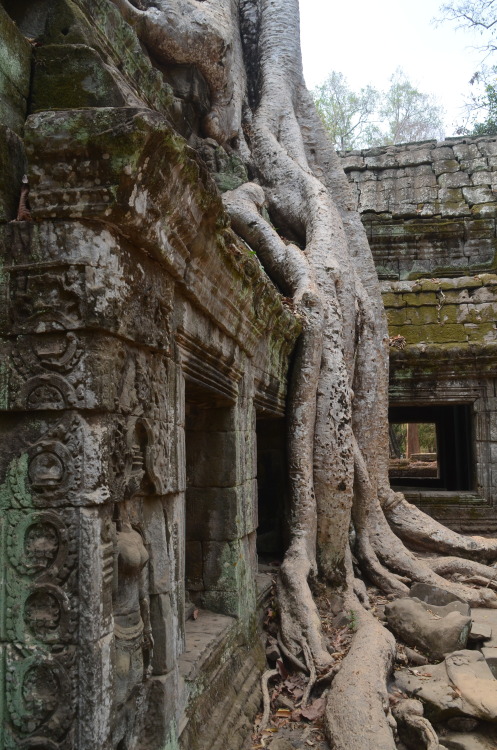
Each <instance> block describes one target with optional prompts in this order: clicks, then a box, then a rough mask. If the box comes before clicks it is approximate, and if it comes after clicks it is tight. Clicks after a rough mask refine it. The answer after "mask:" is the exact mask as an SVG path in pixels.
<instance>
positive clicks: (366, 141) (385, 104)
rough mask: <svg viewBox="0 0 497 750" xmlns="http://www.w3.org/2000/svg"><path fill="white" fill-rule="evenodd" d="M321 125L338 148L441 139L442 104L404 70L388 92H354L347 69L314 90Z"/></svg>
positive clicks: (396, 74) (393, 79)
mask: <svg viewBox="0 0 497 750" xmlns="http://www.w3.org/2000/svg"><path fill="white" fill-rule="evenodd" d="M313 96H314V101H315V103H316V107H317V110H318V112H319V115H320V116H321V119H322V121H323V124H324V126H325V128H326V130H327V131H328V133H329V135H330V137H331V139H332V140H333V142H334V144H335V147H336V148H337V149H340V150H347V149H352V148H367V147H369V146H382V145H387V144H392V143H408V142H411V141H421V140H425V139H428V138H440V137H441V135H442V131H443V123H442V108H441V107H440V106H439V105H438V104H437V103H436V102H435V101H434V100H433V98H432V97H431V96H430V95H429V94H423V93H422V92H421V91H419V90H418V89H417V88H416V87H415V86H414V85H413V84H412V83H411V81H409V79H408V78H407V76H406V75H405V73H404V72H403V71H402V70H401V69H400V68H397V70H396V71H395V72H394V73H393V75H392V76H391V78H390V86H389V88H388V89H387V90H386V91H379V90H377V89H375V88H373V87H372V86H366V87H365V88H362V89H360V90H359V91H358V92H355V91H353V90H352V89H351V88H350V87H349V85H348V83H347V79H346V78H345V76H344V75H343V73H339V72H337V71H333V72H332V73H330V75H329V76H328V78H327V79H326V80H325V81H324V83H323V84H321V86H318V87H317V88H316V89H315V90H314V91H313Z"/></svg>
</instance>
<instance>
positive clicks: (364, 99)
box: [313, 70, 380, 151]
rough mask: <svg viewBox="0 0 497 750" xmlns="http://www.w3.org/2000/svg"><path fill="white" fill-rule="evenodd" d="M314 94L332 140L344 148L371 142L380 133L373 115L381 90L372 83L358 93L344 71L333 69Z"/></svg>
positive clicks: (342, 149)
mask: <svg viewBox="0 0 497 750" xmlns="http://www.w3.org/2000/svg"><path fill="white" fill-rule="evenodd" d="M313 96H314V101H315V104H316V108H317V110H318V112H319V115H320V117H321V119H322V121H323V123H324V126H325V128H326V130H327V131H328V134H329V136H330V138H331V140H332V141H333V143H334V144H335V147H336V148H338V149H340V150H341V151H345V150H347V149H351V148H357V147H361V146H362V145H368V143H369V142H370V141H371V140H372V139H373V138H374V137H375V136H376V135H377V134H378V129H377V128H376V126H375V125H374V122H372V118H373V117H374V115H375V112H376V109H377V106H378V98H379V96H380V94H379V92H378V91H376V89H374V88H373V87H372V86H366V87H365V88H363V89H361V90H360V91H359V92H357V93H356V92H355V91H352V90H351V89H350V88H349V86H348V83H347V79H346V78H345V76H344V75H343V73H338V72H337V71H335V70H334V71H332V72H331V73H330V75H329V76H328V78H327V79H326V81H325V82H324V83H323V84H321V86H318V87H317V88H316V89H315V90H314V92H313Z"/></svg>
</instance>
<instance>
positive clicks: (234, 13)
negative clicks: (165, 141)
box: [112, 0, 246, 144]
mask: <svg viewBox="0 0 497 750" xmlns="http://www.w3.org/2000/svg"><path fill="white" fill-rule="evenodd" d="M112 2H113V3H114V4H115V5H116V6H117V7H118V9H119V10H120V12H121V14H122V15H123V17H124V18H125V19H126V21H127V22H128V23H129V24H130V25H132V26H133V27H134V28H135V30H136V33H137V35H138V38H139V39H140V41H141V42H142V43H143V44H144V45H145V47H146V48H147V50H148V51H149V52H150V54H151V55H152V59H153V60H154V61H157V62H159V63H160V64H163V65H164V64H166V65H167V64H170V63H174V64H178V63H179V64H181V63H187V64H189V65H195V66H196V67H197V68H198V70H199V71H200V72H201V74H202V75H203V77H204V78H205V80H206V81H207V84H208V86H209V90H210V99H211V110H210V112H209V113H208V114H207V115H206V117H205V118H204V120H203V123H202V126H203V130H204V133H205V135H206V136H209V137H210V138H214V139H215V140H216V141H218V142H219V143H221V144H225V143H229V142H230V141H232V140H233V139H234V138H238V139H243V134H242V131H241V121H242V103H243V97H244V93H245V89H246V74H245V67H244V65H243V56H242V49H241V39H240V34H239V16H238V0H203V2H198V1H197V0H143V3H142V4H143V5H145V6H147V7H146V9H145V10H140V9H139V8H136V7H135V6H134V5H133V4H132V3H131V2H129V0H112Z"/></svg>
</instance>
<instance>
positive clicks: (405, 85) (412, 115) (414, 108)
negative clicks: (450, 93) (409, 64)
mask: <svg viewBox="0 0 497 750" xmlns="http://www.w3.org/2000/svg"><path fill="white" fill-rule="evenodd" d="M379 112H380V117H381V119H382V121H383V122H384V123H386V128H385V127H384V128H383V131H382V133H381V136H380V137H379V138H378V139H377V140H376V142H375V143H373V144H372V145H384V144H391V143H409V142H411V141H423V140H426V139H428V138H440V136H441V135H442V131H443V122H442V108H441V107H440V106H439V105H438V104H436V103H435V101H434V100H433V98H432V97H431V96H430V95H429V94H423V93H422V92H421V91H419V90H418V89H417V88H416V87H415V86H413V84H412V83H411V82H410V81H409V79H408V78H407V77H406V75H405V73H404V72H403V71H402V70H401V69H400V68H397V70H396V71H395V73H394V74H393V75H392V76H391V78H390V88H389V89H388V90H387V91H386V92H385V93H384V94H383V97H382V102H381V106H380V110H379Z"/></svg>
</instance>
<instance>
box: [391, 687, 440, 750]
mask: <svg viewBox="0 0 497 750" xmlns="http://www.w3.org/2000/svg"><path fill="white" fill-rule="evenodd" d="M392 713H393V715H394V718H395V720H396V721H397V725H398V726H399V727H402V728H403V729H404V732H406V733H407V734H408V735H409V739H410V742H411V743H412V742H413V741H415V742H416V747H417V748H419V750H438V749H439V747H440V744H439V742H438V736H437V733H436V732H435V730H434V729H433V727H432V725H431V724H430V722H429V721H428V719H425V717H424V716H423V704H422V703H421V701H418V700H414V699H412V698H407V699H406V700H401V701H399V703H397V705H396V706H394V708H393V709H392Z"/></svg>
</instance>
